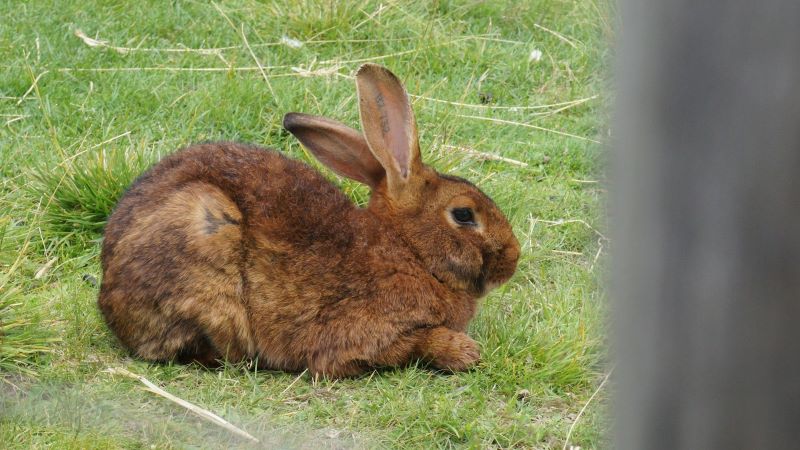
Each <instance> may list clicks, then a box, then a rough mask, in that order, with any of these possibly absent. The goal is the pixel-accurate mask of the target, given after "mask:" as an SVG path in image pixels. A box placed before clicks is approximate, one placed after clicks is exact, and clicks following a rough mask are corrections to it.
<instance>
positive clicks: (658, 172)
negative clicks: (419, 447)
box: [610, 0, 800, 450]
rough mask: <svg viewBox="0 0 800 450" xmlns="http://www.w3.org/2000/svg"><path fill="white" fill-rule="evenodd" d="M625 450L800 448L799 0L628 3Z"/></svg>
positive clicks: (619, 286) (621, 51) (619, 193)
mask: <svg viewBox="0 0 800 450" xmlns="http://www.w3.org/2000/svg"><path fill="white" fill-rule="evenodd" d="M619 6H620V13H621V25H620V26H619V31H618V41H619V44H620V45H619V47H618V60H617V76H616V83H617V86H618V89H619V92H618V103H617V105H616V115H615V123H614V139H613V143H612V157H611V170H610V178H611V197H610V208H611V218H610V224H611V227H612V235H613V241H614V245H615V250H614V251H615V253H614V256H613V258H612V259H613V261H612V264H613V271H612V284H611V288H612V293H613V297H614V300H613V303H612V305H613V315H612V321H613V323H614V330H615V349H614V353H615V355H614V356H615V357H616V358H617V359H618V366H617V369H616V373H615V379H614V386H615V391H616V396H615V402H614V406H615V411H616V418H615V420H616V432H615V436H614V445H615V447H616V448H619V449H623V450H651V449H737V448H742V449H798V448H800V0H765V1H741V0H739V1H728V2H725V1H718V0H716V1H687V0H683V1H661V0H621V4H620V5H619Z"/></svg>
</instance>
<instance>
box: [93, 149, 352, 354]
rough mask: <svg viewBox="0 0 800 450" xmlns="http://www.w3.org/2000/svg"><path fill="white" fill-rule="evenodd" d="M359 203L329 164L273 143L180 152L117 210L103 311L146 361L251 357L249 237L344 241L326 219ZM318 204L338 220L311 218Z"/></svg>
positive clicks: (303, 242) (106, 257)
mask: <svg viewBox="0 0 800 450" xmlns="http://www.w3.org/2000/svg"><path fill="white" fill-rule="evenodd" d="M350 209H352V204H351V203H350V202H349V201H348V200H347V199H346V198H345V197H344V196H343V195H342V194H341V193H340V192H339V191H338V190H337V189H335V188H334V187H333V186H332V185H330V183H328V182H327V181H326V180H325V179H324V178H323V177H322V176H321V175H320V174H319V173H318V172H316V171H314V170H313V169H311V168H310V167H308V166H306V165H305V164H302V163H300V162H297V161H293V160H289V159H287V158H284V157H283V156H281V155H279V154H277V153H275V152H272V151H267V150H264V149H260V148H256V147H249V146H243V145H239V144H204V145H198V146H194V147H190V148H187V149H185V150H182V151H180V152H177V153H176V154H173V155H171V156H169V157H167V158H165V159H164V160H162V161H161V162H159V163H158V164H157V165H155V166H154V167H153V168H152V169H151V170H149V171H148V172H147V173H145V174H144V175H142V176H141V177H140V178H139V179H138V180H137V181H136V182H135V183H134V184H133V185H132V186H131V188H130V189H129V190H128V191H127V192H126V193H125V195H124V196H123V198H122V199H121V200H120V202H119V204H118V206H117V208H116V210H115V211H114V213H113V214H112V216H111V218H110V219H109V222H108V225H107V226H106V230H105V239H104V243H103V252H102V263H103V282H102V286H101V292H100V298H99V305H100V308H101V311H102V312H103V315H104V316H105V318H106V321H107V322H108V324H109V326H110V327H111V329H112V330H114V332H115V333H116V334H117V336H118V337H119V338H120V340H121V341H122V343H123V344H124V345H125V346H126V347H128V348H129V349H131V350H132V351H133V352H134V353H136V354H137V355H139V356H141V357H143V358H146V359H150V360H170V359H179V360H199V361H201V362H205V363H212V362H213V361H214V360H215V359H218V358H226V359H228V360H234V361H235V360H239V359H241V358H243V357H246V356H249V355H252V354H253V351H254V344H253V337H252V333H251V326H250V322H251V320H250V318H249V314H248V306H247V298H246V296H247V293H246V291H247V287H246V285H247V281H246V280H247V276H246V273H245V272H246V270H247V269H246V267H245V266H246V265H247V262H246V261H247V253H248V252H251V251H253V250H252V249H251V248H249V246H248V243H249V242H253V241H256V240H257V241H259V242H268V243H271V244H272V245H273V247H274V248H273V250H274V251H275V252H276V255H280V254H281V253H284V254H288V253H290V252H295V251H296V248H297V247H302V246H308V245H312V243H313V242H319V241H320V238H322V240H323V241H324V238H325V237H326V236H328V237H331V236H338V238H342V236H341V235H339V234H337V232H336V228H337V227H336V226H331V225H326V223H329V222H331V219H333V221H336V220H335V217H332V216H336V215H346V214H347V213H348V211H349V210H350ZM309 211H316V212H318V213H319V214H320V217H323V218H325V219H327V220H309V217H308V212H309ZM312 216H313V214H312Z"/></svg>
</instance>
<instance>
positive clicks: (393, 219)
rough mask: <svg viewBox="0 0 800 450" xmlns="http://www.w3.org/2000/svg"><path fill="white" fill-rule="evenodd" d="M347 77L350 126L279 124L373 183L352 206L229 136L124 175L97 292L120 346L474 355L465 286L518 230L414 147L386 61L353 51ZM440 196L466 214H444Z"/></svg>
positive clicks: (182, 351)
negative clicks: (355, 102) (467, 220)
mask: <svg viewBox="0 0 800 450" xmlns="http://www.w3.org/2000/svg"><path fill="white" fill-rule="evenodd" d="M357 80H358V83H359V96H360V100H361V112H362V126H363V128H364V129H365V135H366V139H364V137H362V135H361V134H360V133H358V132H356V131H355V130H352V129H350V128H348V127H345V126H344V125H341V124H338V123H337V122H333V121H330V120H328V119H323V118H316V117H313V116H305V115H299V114H290V115H287V118H286V120H285V126H286V127H287V129H289V130H290V131H292V132H293V133H294V134H295V135H297V136H298V137H299V138H300V139H301V141H302V142H303V143H304V144H305V145H306V146H307V147H308V148H309V149H311V150H312V152H314V153H315V154H316V155H318V157H319V158H320V160H321V161H323V162H324V163H325V164H326V165H328V166H329V167H331V168H332V169H334V170H335V171H337V172H339V173H341V174H343V175H346V176H349V177H351V178H354V179H357V180H359V181H362V182H364V183H366V184H368V185H370V186H371V187H372V189H373V193H372V197H371V200H370V203H369V205H368V207H366V208H364V209H359V208H356V207H355V206H354V205H353V204H352V203H351V202H350V200H349V199H348V198H347V197H346V196H345V195H344V194H343V193H342V192H341V191H339V190H338V189H336V188H335V187H334V186H333V185H332V184H331V183H329V182H328V181H327V180H325V178H324V177H322V175H320V174H319V173H318V172H317V171H315V170H314V169H312V168H311V167H309V166H307V165H305V164H303V163H301V162H298V161H295V160H291V159H288V158H285V157H284V156H282V155H280V154H278V153H275V152H273V151H269V150H265V149H261V148H257V147H251V146H246V145H241V144H233V143H216V144H203V145H197V146H193V147H189V148H186V149H184V150H182V151H180V152H177V153H175V154H173V155H171V156H169V157H167V158H165V159H164V160H162V161H161V162H160V163H158V164H157V165H156V166H154V167H153V168H152V169H151V170H149V171H148V172H147V173H145V174H144V175H142V176H141V177H140V178H139V179H138V180H137V181H136V182H135V183H134V184H133V185H132V186H131V188H130V189H129V190H128V191H127V193H126V194H125V195H124V196H123V198H122V199H121V200H120V202H119V204H118V206H117V208H116V210H115V211H114V213H113V214H112V216H111V218H110V220H109V222H108V225H107V227H106V230H105V240H104V243H103V252H102V264H103V282H102V286H101V290H100V297H99V305H100V309H101V311H102V313H103V316H104V317H105V319H106V321H107V323H108V325H109V326H110V328H111V329H112V330H113V331H114V333H115V334H116V335H117V336H118V337H119V339H120V341H121V342H122V343H123V344H124V345H125V346H126V347H127V348H129V349H130V350H132V351H133V352H134V353H135V354H136V355H138V356H139V357H142V358H144V359H148V360H153V361H168V360H178V361H182V362H183V361H192V360H195V361H199V362H201V363H204V364H213V363H214V362H215V361H217V360H222V359H225V360H229V361H234V362H235V361H240V360H243V359H246V358H254V357H258V359H259V364H260V365H262V366H263V365H266V366H268V367H272V368H276V369H282V370H287V371H299V370H302V369H304V368H308V369H309V370H310V371H311V372H312V373H314V374H316V375H325V376H329V377H341V376H352V375H357V374H359V373H362V372H363V371H364V370H367V369H369V368H373V367H379V366H400V365H404V364H407V363H408V362H409V361H411V360H413V359H416V358H422V359H424V360H426V361H429V362H430V363H431V364H432V365H433V366H434V367H437V368H442V369H448V370H464V369H466V368H468V367H470V366H471V365H472V364H474V363H475V362H476V361H477V360H478V358H479V352H478V347H477V344H476V343H475V342H474V341H473V340H472V339H470V338H469V337H468V336H467V335H466V334H465V333H464V331H465V329H466V327H467V324H468V322H469V320H470V319H471V318H472V317H473V315H474V313H475V309H476V303H477V299H478V298H479V297H481V296H482V295H484V294H485V293H486V291H487V290H488V289H489V288H491V287H493V286H496V285H498V284H500V283H502V282H504V281H505V280H507V279H508V278H509V277H510V276H511V275H512V274H513V272H514V270H515V267H516V261H517V258H518V256H519V244H518V243H517V241H516V239H515V238H514V235H513V234H512V232H511V228H510V226H509V225H508V223H507V221H506V219H505V218H504V216H503V215H502V213H501V212H500V211H499V210H498V209H497V207H496V206H495V205H494V203H493V202H492V201H491V200H490V199H489V198H488V197H487V196H486V195H484V194H483V193H482V192H481V191H480V190H478V189H477V188H476V187H474V186H473V185H471V184H470V183H468V182H466V181H464V180H461V179H458V178H455V177H449V176H444V175H439V174H438V173H436V172H435V171H434V170H433V169H431V168H428V167H426V166H424V165H423V164H422V163H421V160H420V157H419V147H418V143H417V142H418V141H417V136H416V126H415V125H414V124H413V114H411V109H410V106H409V105H408V103H407V97H406V94H405V91H404V90H403V88H402V85H400V83H399V81H397V80H396V78H394V75H392V74H391V73H390V72H388V71H387V70H386V69H383V68H381V67H379V66H374V65H366V66H364V67H362V69H360V71H359V74H358V76H357ZM365 92H366V93H365ZM374 92H378V93H383V94H382V95H381V96H380V97H381V98H379V99H378V101H377V102H375V103H374V104H373V105H372V106H370V105H369V104H368V103H369V102H370V101H372V100H375V98H374V97H370V95H372V94H371V93H374ZM370 108H372V109H370ZM376 108H377V109H376ZM382 108H383V109H387V111H383V110H382ZM372 110H375V111H372ZM376 111H377V112H376ZM370 113H374V114H372V115H373V117H365V116H366V115H367V114H370ZM376 121H377V122H376ZM376 123H377V125H376ZM398 128H399V129H398ZM382 139H383V140H382ZM372 155H374V156H372ZM453 207H470V208H472V209H473V210H474V212H475V217H476V220H477V221H478V222H479V226H475V227H463V226H458V225H456V224H455V223H454V222H453V219H452V218H450V216H449V214H450V213H449V211H450V209H451V208H453Z"/></svg>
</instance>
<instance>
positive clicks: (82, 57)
mask: <svg viewBox="0 0 800 450" xmlns="http://www.w3.org/2000/svg"><path fill="white" fill-rule="evenodd" d="M0 17H2V18H3V20H2V25H0V180H2V181H1V182H0V371H1V372H0V373H1V374H2V377H1V378H0V442H3V443H4V446H5V447H6V448H8V447H9V446H10V447H11V448H28V447H54V448H120V447H125V448H128V447H130V448H142V447H144V448H171V447H176V448H185V447H195V448H198V447H199V448H217V447H237V446H241V447H243V448H247V447H249V446H250V445H252V444H250V443H248V442H247V441H245V440H242V439H240V438H238V437H236V436H234V435H233V434H231V433H229V432H227V431H225V430H223V429H221V428H219V427H216V426H215V425H212V424H209V423H208V422H205V421H203V420H201V419H198V418H196V417H195V416H193V415H191V414H189V413H187V412H186V411H185V410H184V409H182V408H181V407H179V406H176V405H173V404H171V403H169V402H168V401H166V400H164V399H163V398H161V397H158V396H156V395H154V394H152V393H150V392H148V391H145V390H144V389H143V386H142V385H141V384H139V383H138V382H137V381H136V380H132V379H129V378H125V377H122V376H119V375H112V374H110V373H107V372H106V369H108V368H116V367H124V368H126V369H128V370H129V371H131V372H134V373H136V374H139V375H142V376H145V377H147V378H148V379H149V380H151V381H152V382H154V383H155V384H157V385H158V386H160V387H162V388H164V389H166V390H167V391H169V392H171V393H173V394H175V395H177V396H178V397H181V398H183V399H186V400H188V401H190V402H193V403H195V404H197V405H199V406H202V407H204V408H207V409H209V410H211V411H213V412H215V413H217V414H219V415H220V416H222V417H224V418H225V419H227V420H229V421H230V422H232V423H234V424H236V425H237V426H239V427H241V428H244V429H245V430H247V431H248V432H249V433H251V434H252V435H254V436H256V437H257V438H259V439H260V440H261V441H262V442H261V445H262V446H263V447H265V448H273V447H281V448H350V447H355V448H375V447H378V448H385V447H388V448H393V447H394V448H436V447H443V448H450V447H467V448H497V447H502V448H506V447H523V448H561V447H562V446H563V445H564V444H565V440H566V438H567V435H568V433H570V431H571V435H570V437H569V442H568V445H572V446H580V447H581V448H584V449H586V448H597V447H603V446H605V441H604V440H603V438H602V435H603V431H604V429H605V428H606V427H607V421H606V420H605V419H604V414H603V408H604V403H605V402H604V399H605V393H604V392H605V389H600V390H599V392H600V393H599V395H597V396H595V397H594V398H593V400H592V401H591V402H589V399H590V397H592V394H593V393H595V392H596V391H598V386H599V385H600V384H601V381H602V380H603V379H604V377H605V375H606V374H607V370H608V368H607V366H606V365H605V364H604V359H605V358H604V352H605V336H604V331H603V329H604V327H603V324H604V312H605V307H604V299H605V296H604V293H603V291H602V288H601V281H602V279H603V270H602V267H603V261H604V255H605V248H606V247H607V246H608V243H607V242H606V240H605V238H604V236H603V234H602V230H603V226H604V223H603V217H604V204H603V203H604V201H603V198H604V193H605V191H604V190H603V188H602V186H603V183H602V170H601V168H602V164H603V159H602V151H601V150H602V145H601V144H600V141H602V140H603V139H604V137H605V136H606V135H607V131H606V128H605V122H606V121H605V115H604V110H605V109H604V105H605V103H606V98H607V94H606V92H607V91H608V89H607V87H606V85H605V80H604V76H603V74H604V72H605V71H604V68H605V67H604V65H605V60H606V58H607V52H608V50H607V48H608V47H607V42H608V40H609V38H610V28H609V22H610V20H609V13H608V6H607V5H605V4H604V3H602V2H601V3H597V2H594V1H593V0H587V1H578V2H572V1H560V0H531V1H527V2H513V1H491V2H474V1H446V0H445V1H437V2H400V3H398V2H393V1H392V2H372V1H367V2H365V1H357V2H354V1H342V2H333V1H330V2H329V1H324V2H323V1H312V0H300V1H285V2H284V1H281V2H269V1H261V2H257V1H252V0H242V1H235V2H219V3H217V4H214V3H206V2H201V1H171V2H165V1H138V2H107V1H91V0H90V1H83V2H70V1H66V0H64V1H35V2H28V1H6V2H2V3H0ZM201 49H203V50H201ZM365 61H373V62H378V63H381V64H384V65H386V66H388V67H389V68H391V70H393V71H394V72H395V73H396V74H397V75H398V76H399V77H400V78H401V79H403V80H404V81H405V83H406V85H407V88H408V91H409V92H410V93H411V94H412V95H413V97H412V101H413V106H414V109H415V111H416V114H417V120H418V123H419V130H420V138H421V144H422V149H423V158H424V159H425V160H426V161H427V162H428V163H429V164H432V165H433V166H434V167H435V168H437V169H438V170H441V171H446V172H449V173H452V174H456V175H460V176H463V177H466V178H469V179H471V180H473V181H474V182H476V183H477V184H478V185H479V186H480V187H481V188H482V189H483V190H484V191H485V192H486V193H487V194H489V195H490V196H491V197H493V198H494V199H495V200H496V202H497V203H498V204H499V205H500V207H501V209H503V210H504V211H505V212H506V214H507V215H508V217H509V220H510V221H511V223H512V224H513V226H514V229H515V232H516V235H517V237H518V238H519V240H520V242H521V244H522V249H523V251H522V257H521V260H520V263H519V268H518V271H517V273H516V275H515V276H514V278H513V279H512V280H511V281H510V282H509V283H507V284H506V285H504V286H502V287H501V288H499V289H497V290H496V291H494V292H492V293H491V294H490V295H489V296H488V297H487V298H486V299H484V300H483V304H482V309H481V311H480V312H479V314H478V315H477V317H476V318H475V320H474V321H473V323H472V324H471V327H470V334H471V335H472V336H473V337H474V338H475V339H476V340H477V341H478V342H479V343H480V345H481V347H482V361H481V363H480V364H479V366H478V367H477V368H476V369H475V370H473V371H470V372H468V373H460V374H456V375H443V374H439V373H434V372H431V371H429V370H427V369H425V368H423V367H411V368H407V369H398V370H391V371H384V372H378V373H373V374H370V375H368V376H365V377H363V378H359V379H351V380H341V381H335V382H331V381H316V382H315V381H314V380H312V379H311V378H310V377H309V376H308V375H302V376H299V377H298V376H297V374H284V373H280V372H272V371H263V370H261V371H254V370H253V369H252V368H248V367H246V366H242V367H233V366H230V367H225V368H224V369H221V370H216V371H209V370H204V369H202V368H200V367H196V366H177V365H151V364H147V363H144V362H141V361H136V360H133V359H131V358H129V357H128V355H127V354H126V353H125V351H124V350H123V349H122V348H121V347H120V346H119V345H118V344H117V343H116V342H115V340H114V337H113V336H112V335H111V333H110V332H109V331H108V329H107V328H106V326H105V324H104V323H103V322H102V320H101V318H100V315H99V313H98V310H97V307H96V297H97V286H96V282H97V280H99V278H100V266H99V250H100V242H101V241H100V239H101V236H102V227H103V224H104V220H105V218H106V217H107V215H108V214H109V212H110V211H111V209H112V208H113V205H114V203H115V201H116V199H117V198H118V197H119V195H120V194H121V193H122V192H123V190H124V188H125V187H126V186H127V185H128V184H129V183H130V182H131V181H132V180H133V179H134V178H135V177H136V175H138V174H139V173H141V172H142V171H143V170H144V169H146V168H147V167H148V166H149V165H150V164H152V163H153V162H154V161H155V160H157V159H158V158H159V157H160V156H163V155H165V154H168V153H170V152H173V151H175V150H176V149H177V148H180V147H182V146H185V145H188V144H190V143H193V142H199V141H208V140H233V141H242V142H250V143H255V144H259V145H263V146H268V147H273V148H277V149H280V150H281V151H283V152H286V153H287V154H289V155H291V156H293V157H295V158H299V159H302V160H304V161H307V162H309V163H311V164H313V165H315V167H320V166H319V164H317V163H316V162H315V161H312V159H311V158H310V155H309V154H308V153H307V152H306V151H304V150H303V149H302V148H301V147H300V146H299V144H298V143H297V142H296V141H295V140H294V139H293V138H292V137H291V136H290V135H289V134H288V133H287V132H285V131H284V130H282V128H281V118H282V116H283V114H285V113H286V112H289V111H302V112H306V113H312V114H319V115H325V116H328V117H332V118H335V119H337V120H340V121H343V122H345V123H347V124H350V125H353V126H357V123H358V111H357V105H356V99H355V87H354V83H353V80H352V74H353V72H354V70H355V69H356V68H357V67H358V65H359V64H360V63H362V62H365ZM323 171H324V173H325V174H326V175H327V176H329V178H330V179H331V180H332V181H333V182H335V183H337V184H338V185H339V186H341V187H342V189H344V190H345V192H347V194H348V195H350V196H351V197H352V198H353V200H354V201H355V202H357V203H359V204H364V203H365V202H366V200H367V195H368V192H367V190H366V189H365V188H364V187H362V186H360V185H358V184H356V183H354V182H350V181H347V180H343V179H341V178H337V177H336V176H335V175H333V174H332V173H331V172H330V171H327V170H323ZM42 350H44V351H42ZM587 403H588V406H587V407H586V408H585V410H584V411H583V413H582V414H579V413H580V412H581V410H582V408H584V406H585V405H587ZM573 425H574V426H573Z"/></svg>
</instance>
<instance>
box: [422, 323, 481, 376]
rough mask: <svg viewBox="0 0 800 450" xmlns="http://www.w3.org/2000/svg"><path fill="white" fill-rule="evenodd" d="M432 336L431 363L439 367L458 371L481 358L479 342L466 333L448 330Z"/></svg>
mask: <svg viewBox="0 0 800 450" xmlns="http://www.w3.org/2000/svg"><path fill="white" fill-rule="evenodd" d="M444 330H446V331H438V332H436V333H434V336H431V337H432V338H433V339H431V341H430V342H429V344H430V347H429V351H430V354H431V356H432V359H431V363H432V364H433V366H434V367H436V368H437V369H444V370H450V371H453V372H458V371H462V370H467V369H469V368H470V367H472V366H474V365H475V364H476V363H477V362H478V360H479V359H480V357H481V355H480V351H479V349H478V344H477V343H476V342H475V341H473V340H472V338H470V337H469V336H467V335H466V334H464V333H460V332H457V331H452V330H447V329H444Z"/></svg>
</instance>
